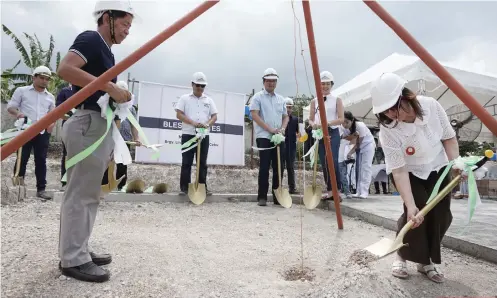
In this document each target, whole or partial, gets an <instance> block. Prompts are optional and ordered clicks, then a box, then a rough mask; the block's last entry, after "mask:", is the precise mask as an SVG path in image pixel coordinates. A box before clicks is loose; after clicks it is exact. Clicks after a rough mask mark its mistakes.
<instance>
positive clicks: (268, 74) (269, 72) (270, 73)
mask: <svg viewBox="0 0 497 298" xmlns="http://www.w3.org/2000/svg"><path fill="white" fill-rule="evenodd" d="M262 78H264V79H268V80H277V79H278V73H277V72H276V70H274V68H268V69H266V70H265V71H264V76H262Z"/></svg>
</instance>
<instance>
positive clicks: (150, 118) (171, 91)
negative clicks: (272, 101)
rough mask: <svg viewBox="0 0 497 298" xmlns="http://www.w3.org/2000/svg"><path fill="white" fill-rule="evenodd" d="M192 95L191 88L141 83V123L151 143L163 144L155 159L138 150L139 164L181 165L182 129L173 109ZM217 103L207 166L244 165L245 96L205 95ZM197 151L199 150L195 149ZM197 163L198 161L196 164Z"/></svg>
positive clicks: (149, 154)
mask: <svg viewBox="0 0 497 298" xmlns="http://www.w3.org/2000/svg"><path fill="white" fill-rule="evenodd" d="M191 92H192V88H191V87H182V86H172V85H163V84H157V83H150V82H140V86H139V100H140V105H139V106H138V115H137V116H138V122H139V123H140V126H141V127H142V128H143V131H144V132H145V134H146V136H147V138H148V141H149V142H150V143H151V144H164V146H162V147H160V149H159V150H160V156H159V158H158V159H153V158H152V155H153V153H154V151H153V150H151V149H147V148H144V147H137V148H136V156H135V160H136V162H143V163H160V164H181V148H180V146H181V127H182V123H181V121H179V120H178V119H177V118H176V111H175V109H174V107H175V105H176V104H177V102H178V100H179V98H180V96H181V95H183V94H188V93H191ZM204 94H205V95H207V96H209V97H211V98H212V99H213V100H214V103H215V104H216V107H217V110H218V114H217V121H216V123H215V124H214V125H213V126H212V127H211V128H210V132H209V143H210V147H209V153H208V157H207V163H208V164H214V165H239V166H243V165H245V152H244V150H245V138H244V135H245V132H244V127H245V126H244V108H245V102H246V95H245V94H241V93H232V92H224V91H215V90H209V89H208V88H207V89H206V90H205V92H204ZM192 150H196V148H194V149H192ZM194 162H195V161H194Z"/></svg>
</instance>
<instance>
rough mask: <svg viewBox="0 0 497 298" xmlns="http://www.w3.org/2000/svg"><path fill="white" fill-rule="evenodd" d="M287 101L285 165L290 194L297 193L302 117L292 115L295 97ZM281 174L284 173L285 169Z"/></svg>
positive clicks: (288, 98)
mask: <svg viewBox="0 0 497 298" xmlns="http://www.w3.org/2000/svg"><path fill="white" fill-rule="evenodd" d="M285 101H286V110H287V114H288V125H287V127H286V130H285V154H284V155H285V167H286V170H287V172H288V188H289V189H288V191H289V193H290V194H296V193H297V189H296V187H295V158H296V157H297V135H298V134H299V122H300V119H299V118H298V117H297V116H294V115H292V112H293V99H291V98H290V97H287V98H286V99H285ZM281 175H283V171H282V173H281Z"/></svg>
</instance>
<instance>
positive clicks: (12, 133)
mask: <svg viewBox="0 0 497 298" xmlns="http://www.w3.org/2000/svg"><path fill="white" fill-rule="evenodd" d="M26 119H27V120H26ZM31 123H32V121H31V119H29V118H27V117H26V118H19V119H17V120H16V122H14V128H10V129H7V130H6V131H4V132H2V133H1V134H0V135H1V137H0V139H1V141H0V145H4V144H6V143H8V142H10V140H12V139H13V138H15V137H16V136H17V135H18V134H20V133H21V132H22V131H23V130H25V129H26V128H28V127H29V126H30V125H31ZM44 131H45V130H43V131H42V133H43V132H44Z"/></svg>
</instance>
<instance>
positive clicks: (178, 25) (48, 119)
mask: <svg viewBox="0 0 497 298" xmlns="http://www.w3.org/2000/svg"><path fill="white" fill-rule="evenodd" d="M218 2H219V0H217V1H205V2H203V3H202V4H200V5H199V6H197V7H196V8H195V9H194V10H192V11H191V12H189V13H188V14H187V15H185V16H184V17H182V18H181V19H179V20H178V21H176V22H175V23H174V24H172V25H171V26H169V28H167V29H165V30H164V31H162V32H161V33H159V34H158V35H156V36H155V37H154V38H152V39H151V40H150V41H148V42H147V43H146V44H144V45H143V46H141V47H140V48H139V49H138V50H136V51H134V52H133V53H132V54H131V55H129V56H128V57H126V58H125V59H124V60H122V61H121V62H119V63H118V64H116V65H114V66H113V67H112V68H110V69H109V70H107V71H106V72H104V73H103V74H102V75H101V76H99V77H98V78H97V79H95V80H94V81H92V82H91V83H90V84H88V85H86V86H85V87H84V88H82V89H81V90H79V91H78V92H77V93H75V94H73V95H72V96H71V97H70V98H68V99H67V100H66V101H65V102H64V103H62V104H61V105H60V106H58V107H57V108H55V109H54V110H52V111H51V112H49V113H48V114H46V115H45V116H44V117H42V118H41V119H40V120H39V121H37V122H36V123H34V124H33V125H31V126H30V127H29V128H28V129H26V130H25V131H24V132H22V133H21V134H19V135H18V136H16V137H15V138H13V139H12V140H11V141H10V142H8V143H7V144H5V145H4V146H2V149H1V153H0V155H1V159H2V160H4V159H5V158H7V156H9V155H10V154H12V153H13V152H14V151H16V150H17V149H19V147H21V146H23V145H24V144H26V142H28V141H29V140H30V139H32V138H33V137H35V136H36V135H37V134H38V133H40V131H42V130H43V129H45V128H47V127H48V126H49V125H50V124H51V123H54V122H55V121H57V119H60V118H62V116H64V114H65V113H67V112H68V111H69V110H71V109H72V108H74V107H76V106H77V105H78V104H80V103H81V102H83V100H84V99H86V98H87V97H88V96H90V95H91V94H93V93H95V91H97V90H99V89H100V88H101V87H102V86H103V85H104V84H106V83H107V82H109V81H110V80H112V78H115V77H117V76H118V75H119V74H120V73H122V72H123V71H125V70H126V69H127V68H129V67H130V66H131V65H133V64H135V63H136V62H137V61H138V60H140V59H141V58H143V57H144V56H145V55H147V54H148V53H149V52H151V51H152V50H153V49H155V48H156V47H158V46H159V45H160V44H162V43H163V42H164V41H166V40H167V39H168V38H169V37H171V36H173V35H174V34H175V33H177V32H178V31H179V30H181V29H183V27H185V26H186V25H188V24H189V23H191V22H192V21H193V20H195V19H196V18H197V17H199V16H200V15H201V14H202V13H204V12H206V11H207V10H208V9H209V8H211V7H212V6H214V5H215V4H217V3H218Z"/></svg>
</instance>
